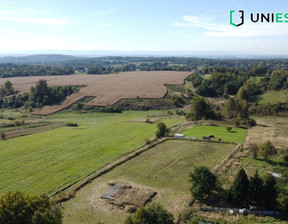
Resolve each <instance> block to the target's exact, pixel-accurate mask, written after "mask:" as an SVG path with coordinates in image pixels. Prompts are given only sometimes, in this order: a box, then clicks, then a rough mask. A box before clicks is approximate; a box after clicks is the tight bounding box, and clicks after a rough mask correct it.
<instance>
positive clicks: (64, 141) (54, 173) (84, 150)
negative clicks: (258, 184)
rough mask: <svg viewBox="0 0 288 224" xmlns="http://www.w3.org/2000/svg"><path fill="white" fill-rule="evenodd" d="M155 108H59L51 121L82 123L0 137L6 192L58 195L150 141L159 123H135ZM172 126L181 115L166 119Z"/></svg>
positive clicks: (0, 185)
mask: <svg viewBox="0 0 288 224" xmlns="http://www.w3.org/2000/svg"><path fill="white" fill-rule="evenodd" d="M152 113H153V112H123V113H122V114H108V113H107V114H104V113H86V114H77V113H65V112H62V113H58V114H55V115H53V116H50V117H47V118H46V120H47V121H48V122H49V121H50V122H51V121H52V122H57V121H66V122H74V123H78V125H79V126H78V127H61V128H57V129H54V130H50V131H46V132H41V133H37V134H32V135H27V136H23V137H17V138H12V139H8V140H5V141H4V140H3V141H0V172H1V174H0V193H2V192H4V191H7V190H10V191H14V190H21V191H24V192H27V193H46V194H49V195H51V194H53V193H55V192H56V191H58V190H60V189H62V188H64V187H66V186H68V185H70V184H72V183H74V182H76V181H78V180H80V179H82V178H83V177H85V176H87V175H88V174H89V173H91V172H93V171H95V170H97V169H99V168H101V167H103V166H104V165H105V164H107V163H110V162H112V161H114V160H116V159H117V158H119V157H121V156H123V155H124V154H126V153H129V152H131V151H133V150H135V149H136V148H138V147H140V146H141V145H143V144H144V142H145V139H146V138H151V137H153V136H154V135H155V131H156V124H148V123H144V122H129V120H131V119H135V118H146V116H148V115H151V114H152ZM162 121H164V122H165V123H166V124H167V125H172V124H175V123H177V122H180V121H182V119H181V118H175V117H174V118H170V119H169V118H163V119H162Z"/></svg>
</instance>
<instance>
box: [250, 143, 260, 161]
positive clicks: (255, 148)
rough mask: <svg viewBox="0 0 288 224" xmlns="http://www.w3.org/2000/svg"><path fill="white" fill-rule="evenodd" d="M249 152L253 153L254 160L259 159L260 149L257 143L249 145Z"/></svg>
mask: <svg viewBox="0 0 288 224" xmlns="http://www.w3.org/2000/svg"><path fill="white" fill-rule="evenodd" d="M249 150H250V152H252V155H253V159H256V158H257V157H258V152H259V147H258V145H257V144H255V143H251V144H250V145H249Z"/></svg>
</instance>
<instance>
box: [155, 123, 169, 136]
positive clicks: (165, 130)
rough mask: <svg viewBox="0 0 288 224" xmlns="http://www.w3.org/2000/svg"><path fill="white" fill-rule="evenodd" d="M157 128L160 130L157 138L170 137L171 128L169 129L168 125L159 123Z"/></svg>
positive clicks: (157, 132)
mask: <svg viewBox="0 0 288 224" xmlns="http://www.w3.org/2000/svg"><path fill="white" fill-rule="evenodd" d="M157 128H158V130H157V131H156V133H155V134H156V136H157V138H161V137H164V136H166V135H168V134H169V132H170V130H169V128H167V126H166V124H165V123H163V122H159V123H158V124H157Z"/></svg>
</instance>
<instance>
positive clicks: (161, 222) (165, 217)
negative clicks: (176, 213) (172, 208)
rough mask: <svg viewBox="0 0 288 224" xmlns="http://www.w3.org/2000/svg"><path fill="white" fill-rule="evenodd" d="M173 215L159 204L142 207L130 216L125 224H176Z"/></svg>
mask: <svg viewBox="0 0 288 224" xmlns="http://www.w3.org/2000/svg"><path fill="white" fill-rule="evenodd" d="M173 220H174V217H173V215H172V214H171V213H170V212H168V211H167V210H166V209H164V208H163V207H162V206H161V205H159V204H152V205H150V206H148V207H140V208H138V209H137V211H136V212H135V214H134V215H132V216H128V218H127V219H126V220H125V224H144V223H145V224H156V223H157V224H174V221H173Z"/></svg>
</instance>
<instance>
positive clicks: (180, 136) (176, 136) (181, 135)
mask: <svg viewBox="0 0 288 224" xmlns="http://www.w3.org/2000/svg"><path fill="white" fill-rule="evenodd" d="M174 138H185V135H183V134H175V135H174Z"/></svg>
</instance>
